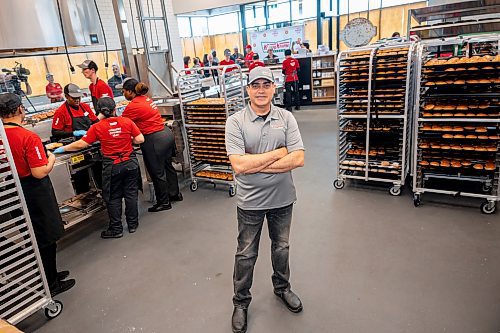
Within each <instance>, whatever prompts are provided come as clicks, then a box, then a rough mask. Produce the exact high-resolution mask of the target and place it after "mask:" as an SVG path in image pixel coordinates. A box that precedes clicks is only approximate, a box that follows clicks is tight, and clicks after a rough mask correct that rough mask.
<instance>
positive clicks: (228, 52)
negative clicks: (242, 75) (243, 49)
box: [219, 49, 236, 73]
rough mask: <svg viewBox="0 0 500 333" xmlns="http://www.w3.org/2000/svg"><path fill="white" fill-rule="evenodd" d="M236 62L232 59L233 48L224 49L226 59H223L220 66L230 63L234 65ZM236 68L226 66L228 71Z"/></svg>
mask: <svg viewBox="0 0 500 333" xmlns="http://www.w3.org/2000/svg"><path fill="white" fill-rule="evenodd" d="M234 64H235V62H234V60H233V59H231V50H229V49H225V50H224V59H223V60H221V62H220V63H219V65H220V66H228V65H234ZM235 69H236V67H230V68H226V73H229V72H231V71H233V70H235Z"/></svg>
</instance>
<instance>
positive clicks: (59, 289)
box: [50, 279, 76, 297]
mask: <svg viewBox="0 0 500 333" xmlns="http://www.w3.org/2000/svg"><path fill="white" fill-rule="evenodd" d="M75 284H76V281H75V279H69V280H66V281H57V282H56V283H55V285H54V286H53V287H52V288H50V296H52V297H54V296H56V295H59V294H60V293H63V292H65V291H68V290H70V289H71V288H73V286H74V285H75Z"/></svg>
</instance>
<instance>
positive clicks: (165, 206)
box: [148, 202, 172, 213]
mask: <svg viewBox="0 0 500 333" xmlns="http://www.w3.org/2000/svg"><path fill="white" fill-rule="evenodd" d="M171 208H172V205H171V204H170V202H169V203H167V204H161V205H154V206H153V207H149V208H148V212H150V213H156V212H161V211H162V210H169V209H171Z"/></svg>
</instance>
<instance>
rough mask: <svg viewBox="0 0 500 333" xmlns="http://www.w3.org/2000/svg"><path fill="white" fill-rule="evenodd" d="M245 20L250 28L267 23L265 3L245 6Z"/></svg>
mask: <svg viewBox="0 0 500 333" xmlns="http://www.w3.org/2000/svg"><path fill="white" fill-rule="evenodd" d="M245 21H246V25H247V27H248V28H250V27H257V26H262V25H264V26H265V25H266V17H265V16H264V3H263V2H262V3H260V2H259V3H258V4H253V5H246V6H245Z"/></svg>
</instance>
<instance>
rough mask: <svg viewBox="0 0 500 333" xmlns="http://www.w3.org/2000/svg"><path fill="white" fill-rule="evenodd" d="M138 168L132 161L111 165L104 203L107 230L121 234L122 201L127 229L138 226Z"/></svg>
mask: <svg viewBox="0 0 500 333" xmlns="http://www.w3.org/2000/svg"><path fill="white" fill-rule="evenodd" d="M138 176H139V168H138V167H137V164H136V163H135V162H132V161H128V162H123V163H120V164H116V165H113V167H112V169H111V184H110V195H109V200H107V202H106V206H107V208H108V216H109V229H110V230H112V231H114V232H117V233H119V232H123V225H122V200H123V199H125V219H126V221H127V225H128V227H129V228H137V226H138V225H139V211H138V208H137V201H138V192H139V183H138V180H137V179H138Z"/></svg>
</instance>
